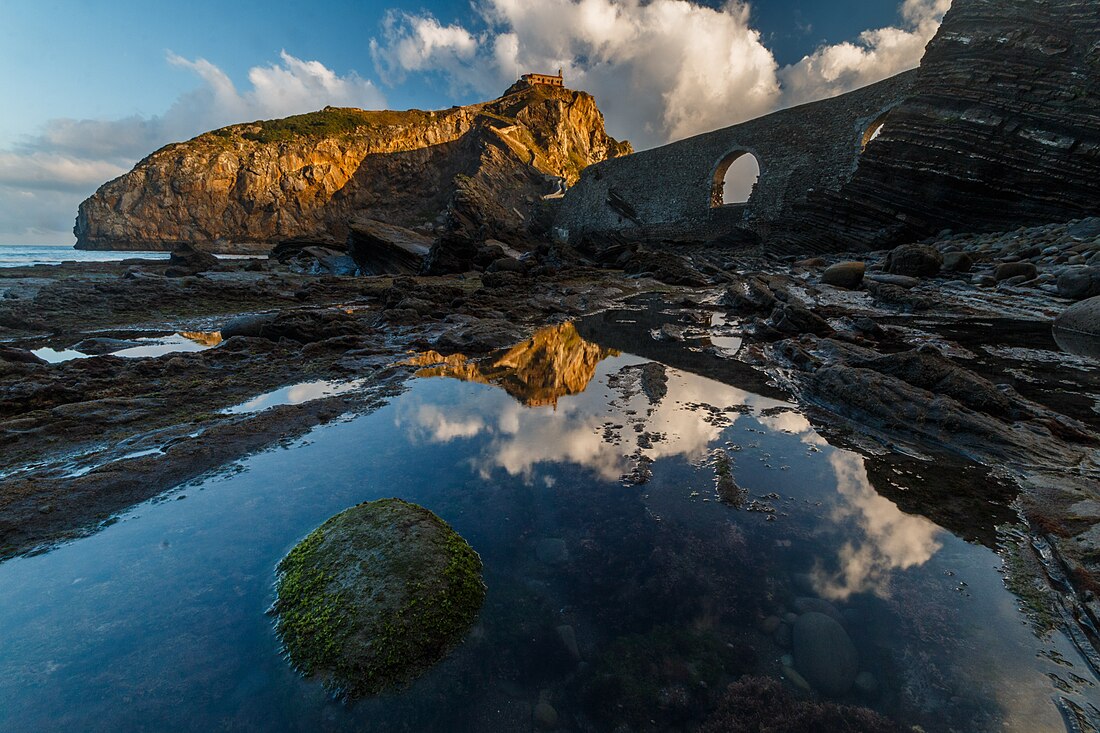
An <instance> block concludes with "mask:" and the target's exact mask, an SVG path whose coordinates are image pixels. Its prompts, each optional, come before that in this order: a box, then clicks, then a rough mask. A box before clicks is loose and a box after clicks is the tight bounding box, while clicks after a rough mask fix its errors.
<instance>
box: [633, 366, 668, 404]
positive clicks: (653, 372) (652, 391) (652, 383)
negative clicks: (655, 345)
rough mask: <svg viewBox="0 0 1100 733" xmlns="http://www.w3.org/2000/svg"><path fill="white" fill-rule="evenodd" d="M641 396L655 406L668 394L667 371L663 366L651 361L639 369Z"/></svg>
mask: <svg viewBox="0 0 1100 733" xmlns="http://www.w3.org/2000/svg"><path fill="white" fill-rule="evenodd" d="M640 381H641V386H642V394H644V395H645V396H646V398H648V399H649V401H650V403H651V404H654V405H655V404H657V403H658V402H660V401H661V400H663V399H664V398H665V395H666V394H668V370H667V369H666V368H665V365H664V364H658V363H657V362H655V361H651V362H649V363H647V364H643V365H642V368H641V380H640Z"/></svg>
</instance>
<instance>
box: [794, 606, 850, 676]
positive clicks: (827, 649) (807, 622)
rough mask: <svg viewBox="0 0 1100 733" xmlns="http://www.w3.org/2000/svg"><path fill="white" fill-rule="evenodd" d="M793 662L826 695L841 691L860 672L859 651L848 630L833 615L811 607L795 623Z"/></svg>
mask: <svg viewBox="0 0 1100 733" xmlns="http://www.w3.org/2000/svg"><path fill="white" fill-rule="evenodd" d="M793 643H794V665H795V668H796V669H797V670H798V672H799V673H800V674H801V675H802V676H803V677H805V678H806V681H807V682H809V683H810V684H811V685H813V687H814V689H815V690H817V691H818V692H821V693H824V694H826V695H843V694H844V693H846V692H848V690H850V689H852V684H853V683H854V682H855V681H856V675H857V674H859V654H858V653H857V652H856V647H855V645H854V644H852V640H851V638H849V636H848V632H847V631H845V630H844V627H843V626H841V625H840V624H839V623H838V622H837V621H836V620H835V619H833V618H831V617H829V616H827V615H825V614H824V613H819V612H817V611H811V612H809V613H804V614H802V615H801V616H799V617H798V620H797V621H795V623H794V636H793Z"/></svg>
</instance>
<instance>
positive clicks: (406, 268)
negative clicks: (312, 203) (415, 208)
mask: <svg viewBox="0 0 1100 733" xmlns="http://www.w3.org/2000/svg"><path fill="white" fill-rule="evenodd" d="M348 229H349V233H348V254H350V255H351V258H352V259H353V260H355V263H356V264H357V265H359V268H360V269H361V270H362V271H363V273H364V274H367V275H415V274H417V273H419V272H420V271H421V270H422V269H423V267H424V260H425V259H427V257H428V252H430V251H431V248H432V238H431V237H428V236H425V235H423V234H420V233H418V232H414V231H413V230H412V229H406V228H404V227H399V226H395V225H393V224H386V223H385V222H381V221H377V220H375V219H368V218H365V217H359V218H357V219H355V220H353V221H352V222H351V223H350V224H349V225H348Z"/></svg>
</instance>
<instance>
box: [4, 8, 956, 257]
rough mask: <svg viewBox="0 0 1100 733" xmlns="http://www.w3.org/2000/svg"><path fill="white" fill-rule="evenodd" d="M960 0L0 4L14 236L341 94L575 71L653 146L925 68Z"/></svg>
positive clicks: (372, 99)
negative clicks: (932, 44) (237, 131)
mask: <svg viewBox="0 0 1100 733" xmlns="http://www.w3.org/2000/svg"><path fill="white" fill-rule="evenodd" d="M947 5H949V0H831V1H830V2H827V3H826V2H820V1H818V0H756V2H752V3H750V4H748V6H745V5H744V4H742V3H738V2H727V3H717V2H706V3H704V2H694V1H693V0H647V1H646V2H642V0H542V2H537V3H536V2H529V1H527V0H523V1H521V0H474V2H472V3H471V2H468V1H467V2H454V1H452V0H434V1H432V2H418V3H408V2H399V1H392V2H383V3H362V2H360V3H356V2H347V1H343V0H341V1H335V0H334V1H329V2H320V1H314V2H308V3H306V2H301V0H298V2H294V3H290V2H280V1H278V0H265V1H264V2H258V1H255V0H247V1H246V2H224V0H223V2H211V1H210V0H195V1H192V2H187V3H149V2H137V1H136V0H114V1H113V2H110V3H104V2H97V3H92V2H87V1H86V0H85V1H83V2H78V1H76V0H68V1H61V0H36V1H33V2H32V1H29V0H0V65H2V68H3V69H4V70H5V71H4V73H3V74H2V75H0V98H2V99H3V100H4V104H3V105H0V241H9V242H10V241H43V242H45V241H55V240H57V239H58V238H59V237H61V239H62V241H68V239H70V237H68V235H67V234H66V230H67V229H68V228H69V227H70V226H71V220H72V217H73V216H75V204H76V203H79V200H80V199H82V198H83V197H85V196H87V195H89V194H90V193H91V192H92V191H94V189H95V188H96V187H97V186H98V185H99V183H102V182H104V181H105V180H107V179H108V178H111V177H113V176H114V175H118V174H119V173H120V172H122V171H124V170H126V169H128V168H129V166H130V165H132V164H133V162H134V160H136V159H137V158H139V157H141V155H143V154H144V153H147V152H150V151H151V150H152V149H153V148H155V147H157V146H159V145H161V144H164V143H165V142H169V141H170V140H172V139H179V138H186V137H190V136H192V135H195V134H198V133H199V132H202V131H203V130H205V129H208V128H209V127H214V126H219V125H223V124H229V123H231V122H235V121H241V119H240V117H242V116H243V119H255V118H256V117H265V116H282V115H284V114H290V113H294V112H302V111H307V110H308V109H315V108H319V107H321V106H324V104H326V103H333V104H344V105H348V106H364V107H375V106H386V107H389V108H394V109H401V108H407V107H422V108H431V107H446V106H449V105H451V104H461V103H467V102H471V101H476V100H479V99H484V98H488V97H492V96H494V95H495V94H496V93H499V91H502V90H503V89H504V87H505V86H507V83H508V82H509V81H510V79H511V77H513V76H514V75H515V72H516V71H517V70H519V71H526V70H533V69H541V68H543V67H545V68H546V69H548V70H549V69H552V68H556V66H558V65H560V66H565V67H566V73H567V82H572V84H571V85H572V86H574V87H576V88H585V89H588V90H589V91H592V92H593V93H594V94H595V95H596V97H597V101H598V102H599V103H600V105H601V108H602V109H603V111H604V113H605V115H606V117H607V120H608V127H609V129H610V131H611V132H612V134H616V135H618V136H620V137H628V138H630V139H631V140H632V141H634V142H635V143H636V145H637V146H638V147H649V146H652V145H656V144H660V143H662V142H666V141H668V140H670V139H676V138H679V137H683V136H685V135H687V134H694V133H696V132H701V131H703V130H705V129H713V128H715V127H719V126H722V125H725V124H733V123H735V122H738V121H742V120H743V119H748V118H750V117H754V116H757V115H759V114H763V113H766V112H768V111H771V110H773V109H775V108H778V107H781V106H786V105H789V104H794V103H798V102H802V101H809V100H810V99H813V98H818V97H821V96H827V95H830V94H835V93H838V92H841V91H846V90H847V89H849V88H854V87H855V86H860V85H862V84H865V83H869V82H871V81H876V80H878V79H879V78H884V77H885V76H888V75H890V74H892V73H897V72H898V71H901V70H903V69H904V68H910V67H912V66H914V65H915V64H916V63H917V62H918V61H919V58H920V52H921V50H922V49H923V46H924V44H925V43H926V42H927V40H928V38H930V37H931V34H932V33H934V31H935V27H936V24H937V23H938V19H939V17H940V15H941V14H942V12H943V10H944V9H945V8H946V7H947Z"/></svg>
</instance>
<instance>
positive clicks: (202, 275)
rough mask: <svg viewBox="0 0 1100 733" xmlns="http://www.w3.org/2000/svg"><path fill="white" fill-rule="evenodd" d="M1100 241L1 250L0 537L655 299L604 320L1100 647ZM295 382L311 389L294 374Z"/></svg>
mask: <svg viewBox="0 0 1100 733" xmlns="http://www.w3.org/2000/svg"><path fill="white" fill-rule="evenodd" d="M1097 237H1100V228H1098V227H1097V225H1096V222H1094V221H1089V220H1086V221H1083V222H1075V223H1071V224H1068V225H1060V226H1058V227H1043V228H1039V229H1035V230H1024V231H1017V232H1011V233H1005V234H1001V235H983V236H980V237H962V236H956V237H953V236H947V235H944V236H942V237H939V238H937V239H936V241H930V242H926V243H924V244H922V245H906V246H904V247H900V248H896V249H895V250H892V251H889V252H887V251H884V252H878V253H871V254H864V255H859V256H858V259H857V258H855V257H853V256H851V255H847V256H846V255H837V256H832V257H829V258H827V259H823V258H815V259H809V260H794V259H793V258H788V259H787V260H785V261H776V260H775V259H772V258H767V257H762V256H760V254H759V253H756V252H752V251H746V250H737V249H722V248H715V247H712V246H707V247H703V246H685V245H678V246H676V247H672V246H663V247H662V246H657V245H654V244H652V243H649V244H639V243H631V242H625V241H621V240H607V241H601V242H596V241H593V242H589V243H587V244H586V245H585V246H584V247H583V248H582V249H580V250H574V249H572V248H569V247H567V246H565V245H552V246H551V245H541V246H539V247H536V248H534V249H533V250H532V251H531V252H530V253H528V254H526V255H522V256H520V257H519V258H512V257H508V256H506V255H505V256H504V257H503V258H502V257H499V256H496V255H500V254H501V253H499V252H497V253H496V255H495V259H491V262H490V264H489V266H485V265H477V264H475V263H467V264H468V271H467V272H465V273H462V274H452V275H443V276H406V275H398V276H357V275H339V276H338V275H331V274H330V275H315V274H310V273H309V271H308V269H306V268H302V267H301V266H300V264H301V263H300V262H298V263H297V264H295V263H290V264H286V263H281V262H279V261H278V260H277V259H271V260H238V261H233V260H230V261H212V260H207V259H204V258H202V257H201V253H200V255H195V254H188V253H186V252H185V253H181V254H180V255H179V256H178V257H177V258H175V259H174V260H173V261H169V262H150V261H127V262H123V263H119V264H110V265H108V264H95V265H87V266H71V265H63V266H55V267H35V268H9V269H6V270H2V271H0V291H2V297H0V328H2V329H3V330H2V332H0V338H2V339H3V349H2V351H0V395H2V401H0V405H2V414H0V441H3V445H4V450H3V459H2V461H3V462H2V464H0V472H2V475H3V485H4V493H3V497H2V500H0V537H2V540H0V552H2V554H3V556H4V557H11V556H13V555H18V554H25V553H33V552H36V551H40V550H42V549H43V548H46V547H49V546H50V545H51V544H52V543H55V542H57V541H61V540H65V539H67V538H72V537H77V536H80V535H83V534H87V533H89V532H94V531H96V529H97V528H98V527H101V526H104V524H107V523H110V522H111V521H113V519H112V518H113V517H115V516H117V514H118V513H120V512H122V511H124V510H125V509H127V508H128V507H131V506H133V505H134V504H136V503H138V502H141V501H145V500H147V499H150V498H156V497H167V496H170V495H173V490H175V492H174V493H177V494H178V493H179V491H180V490H181V488H182V487H184V486H186V484H187V482H189V481H191V480H193V479H195V478H197V477H199V476H201V475H203V474H206V473H208V472H212V471H219V470H231V468H230V467H231V466H232V464H233V462H234V461H235V460H237V459H239V458H240V457H242V456H244V455H247V454H249V453H251V452H255V451H259V450H264V449H266V448H268V447H271V446H276V445H283V444H287V443H288V442H292V441H294V440H296V439H298V438H299V437H300V436H303V435H304V434H305V433H306V432H308V430H310V429H311V428H312V427H314V426H316V425H319V424H323V423H326V422H331V421H333V420H338V419H341V417H342V416H346V415H348V414H355V413H363V412H367V411H370V410H373V409H375V408H377V406H379V405H380V404H383V403H384V402H385V401H386V400H387V398H388V397H390V396H392V395H394V394H397V393H398V392H400V391H401V390H402V389H403V384H404V383H405V382H406V380H407V379H408V378H409V377H411V376H412V375H413V374H414V373H416V371H417V370H419V369H423V368H425V367H431V366H432V365H433V364H438V365H439V366H438V367H436V369H437V370H439V369H442V370H443V371H441V372H440V373H449V372H451V371H454V372H455V373H458V372H461V373H463V374H466V373H467V372H468V373H469V374H470V375H471V377H470V378H473V379H476V380H484V381H492V380H494V379H498V377H496V376H494V371H493V370H492V369H491V368H489V366H488V364H489V362H485V364H486V366H484V367H481V366H479V364H481V363H482V362H483V361H484V358H485V357H486V356H488V355H491V354H496V355H500V354H502V353H505V352H504V351H502V350H504V349H507V348H508V347H513V346H515V345H516V344H522V343H524V340H525V339H527V338H528V337H529V335H530V334H531V333H533V332H534V331H535V330H536V329H537V328H539V327H542V326H545V325H547V324H555V323H556V324H562V323H567V322H573V321H577V319H581V320H580V321H577V322H578V323H579V324H580V330H581V335H582V336H583V335H584V333H585V330H586V329H588V328H591V325H585V324H591V323H595V322H598V319H599V316H598V314H599V313H600V312H603V311H607V310H608V309H611V308H616V309H624V308H625V309H627V310H631V311H635V312H638V313H639V314H640V313H641V312H642V311H643V310H644V309H645V308H647V307H649V306H647V305H645V304H646V303H651V304H656V307H657V311H656V313H657V315H655V316H654V317H655V318H657V320H654V321H653V323H652V327H651V328H650V330H649V331H648V335H646V336H643V337H641V338H639V337H638V336H637V333H638V331H637V329H635V330H634V331H631V332H630V333H628V334H625V335H623V336H621V337H616V336H615V335H614V333H613V332H608V333H607V334H605V335H604V338H605V340H606V342H605V343H604V344H603V345H604V346H608V347H614V348H622V349H624V350H627V351H630V352H631V353H636V354H638V355H640V356H643V357H646V358H652V359H656V360H660V361H661V362H663V363H669V364H674V365H676V366H678V367H680V368H684V369H688V370H689V371H697V372H698V373H701V374H706V375H708V376H710V377H711V378H715V379H719V380H721V381H727V382H728V383H730V384H734V385H737V386H742V387H748V388H751V389H753V390H754V391H758V392H760V393H774V394H778V395H787V396H788V399H792V400H794V401H796V402H797V403H798V404H799V405H800V407H801V408H802V409H803V410H804V411H805V414H806V415H807V416H808V417H809V418H810V419H811V421H812V422H813V423H814V425H815V427H817V429H818V430H819V432H821V433H822V434H824V435H826V436H828V437H829V439H830V441H832V442H834V443H835V444H838V445H844V446H845V447H848V448H851V449H854V450H857V451H858V452H860V453H862V454H863V455H864V456H866V457H867V461H868V473H869V476H871V477H872V480H874V481H875V484H876V487H877V488H878V489H879V490H880V491H881V492H884V493H885V494H886V495H887V496H888V497H889V498H891V500H893V501H896V502H898V504H899V506H901V507H902V508H903V509H904V510H905V511H907V512H912V513H920V514H925V515H927V516H929V517H932V518H933V519H935V520H936V521H937V522H940V523H942V524H944V525H945V526H947V527H949V528H951V529H952V531H955V532H956V533H958V534H960V535H961V536H964V537H967V538H970V539H974V540H976V541H980V542H982V543H984V544H987V545H990V546H999V547H1000V548H1001V550H1002V551H1003V552H1004V553H1005V554H1006V556H1008V557H1009V560H1010V562H1009V563H1008V569H1009V571H1010V572H1011V574H1012V577H1010V584H1011V587H1012V588H1013V589H1014V590H1016V591H1017V593H1019V594H1020V596H1021V599H1022V602H1023V603H1024V604H1025V605H1026V606H1027V607H1028V608H1029V610H1031V611H1032V612H1033V614H1034V615H1035V616H1036V617H1037V618H1040V617H1041V618H1042V619H1044V620H1045V623H1048V624H1050V623H1053V624H1057V625H1059V626H1061V627H1063V628H1065V629H1067V630H1070V633H1071V636H1073V637H1074V638H1075V639H1076V640H1077V643H1078V646H1079V647H1080V648H1081V649H1082V651H1083V652H1085V654H1086V656H1087V657H1088V658H1096V653H1095V651H1093V648H1095V646H1096V642H1097V637H1096V635H1095V629H1096V627H1097V625H1096V619H1097V617H1098V616H1100V605H1098V601H1097V597H1096V595H1095V593H1096V591H1097V589H1098V588H1100V585H1098V584H1100V575H1098V573H1100V551H1098V550H1097V547H1098V545H1097V542H1098V541H1100V540H1097V539H1095V538H1096V537H1098V536H1100V535H1098V534H1097V533H1098V532H1100V530H1097V527H1100V510H1098V509H1097V507H1100V496H1098V494H1100V489H1098V487H1100V463H1098V456H1100V439H1098V437H1097V436H1098V435H1100V412H1098V410H1097V407H1096V405H1097V404H1100V374H1098V370H1097V368H1096V362H1095V361H1093V360H1092V358H1091V357H1090V356H1089V355H1088V354H1087V353H1083V354H1072V353H1067V352H1065V351H1062V350H1060V349H1059V347H1058V343H1060V341H1059V342H1057V343H1056V342H1055V340H1054V335H1053V333H1052V331H1051V324H1052V322H1053V321H1054V319H1055V318H1056V317H1057V316H1058V315H1059V314H1061V313H1062V312H1063V311H1065V310H1067V308H1068V307H1069V306H1071V305H1072V304H1073V302H1074V301H1073V300H1071V299H1070V298H1068V297H1064V296H1066V295H1076V296H1082V297H1083V296H1085V295H1088V293H1089V292H1090V291H1089V290H1088V289H1087V288H1085V289H1083V290H1082V289H1081V288H1080V287H1078V284H1079V283H1080V282H1082V281H1083V282H1085V283H1088V282H1091V280H1090V278H1091V277H1093V274H1094V268H1095V267H1096V263H1095V259H1096V254H1095V248H1096V241H1097ZM502 260H508V261H507V262H504V261H502ZM166 274H171V275H173V276H172V277H168V276H166ZM1071 287H1072V288H1074V289H1072V291H1070V290H1069V289H1068V288H1071ZM639 298H643V300H639ZM1078 302H1080V303H1087V302H1088V301H1087V300H1079V301H1078ZM585 317H587V320H585ZM593 318H595V319H596V321H593V320H592V319H593ZM638 318H639V319H641V318H642V316H641V315H639V316H638ZM643 320H644V319H643ZM608 325H609V326H610V325H612V324H608ZM177 331H179V332H186V333H189V334H192V335H193V336H194V337H198V335H199V334H214V333H217V334H218V336H217V338H214V337H212V336H211V337H210V343H211V344H214V345H213V346H212V347H211V348H203V349H201V350H196V351H191V352H185V353H165V354H163V355H160V356H150V357H145V358H126V357H124V356H117V355H113V354H112V353H111V352H112V351H117V350H118V349H119V347H120V346H121V347H126V346H127V345H132V344H133V343H135V339H140V338H142V336H143V335H149V334H164V333H169V332H177ZM571 333H574V332H572V331H571ZM631 334H633V335H631ZM720 337H724V338H725V339H730V338H736V339H739V343H738V346H737V347H736V348H733V349H727V348H723V347H721V346H720V345H719V344H720V343H721V342H722V338H720ZM1085 341H1086V342H1087V341H1088V337H1086V338H1085ZM531 344H532V345H533V346H532V347H535V346H537V348H539V349H543V350H545V349H546V348H550V347H548V346H546V345H545V344H542V343H541V342H538V343H536V341H532V342H531ZM43 347H48V348H52V349H53V350H54V351H57V352H59V353H61V352H64V350H66V349H72V348H74V347H79V348H77V351H80V349H85V350H87V351H85V352H83V353H88V352H89V351H92V350H95V349H98V350H100V351H106V352H107V353H100V354H99V355H89V356H87V357H86V358H73V359H69V360H67V361H62V362H59V363H52V364H47V363H43V362H42V360H41V359H39V358H38V357H37V356H35V354H34V350H36V349H41V348H43ZM516 348H519V347H516ZM40 353H41V352H40ZM563 358H564V357H563ZM569 358H573V357H569ZM522 360H523V357H522V355H517V356H515V357H514V358H513V357H510V362H509V363H511V362H512V361H515V362H516V363H517V364H519V363H522ZM493 363H499V362H493ZM561 378H562V379H564V380H565V382H566V383H567V382H568V380H569V379H572V377H570V376H569V375H568V374H564V375H563V376H562V377H561ZM302 385H309V386H311V387H310V388H311V389H312V388H314V387H316V389H317V391H316V398H315V399H305V400H302V401H300V402H297V403H294V402H293V401H289V400H281V398H279V397H278V395H277V394H276V393H278V392H279V390H284V391H285V390H286V389H287V388H294V387H295V386H299V387H301V386H302ZM565 389H566V390H568V387H566V388H565ZM307 391H308V390H307ZM565 393H568V392H567V391H566V392H565ZM272 394H275V395H276V396H274V397H271V398H270V400H269V403H268V402H264V400H263V399H260V400H258V401H257V398H258V397H264V396H265V395H272ZM265 399H267V398H265ZM530 399H532V400H535V401H534V402H532V403H531V404H543V402H539V401H538V400H542V399H544V398H542V397H539V396H537V395H536V396H533V397H531V398H530ZM250 402H251V403H255V404H257V405H259V407H255V408H249V407H247V405H248V404H250ZM268 404H270V405H271V406H270V407H268V409H262V407H263V406H266V405H268ZM906 461H909V462H910V467H915V468H914V469H913V470H918V471H919V470H921V469H920V467H922V466H925V467H927V466H931V465H935V464H942V465H944V466H946V465H952V466H958V467H959V475H960V476H961V477H962V478H961V480H959V481H957V482H951V483H949V484H943V485H931V486H921V487H919V490H917V487H915V486H907V487H904V490H897V489H896V488H895V487H892V484H891V482H890V480H889V475H890V472H891V471H893V472H895V473H896V472H897V471H899V470H902V469H901V468H900V467H905V466H906V464H905V462H906ZM975 467H977V469H980V470H979V472H978V473H973V471H972V469H975ZM906 470H908V469H906ZM880 475H881V477H882V478H878V479H876V478H875V477H876V476H880ZM937 475H940V476H942V475H944V474H943V473H941V474H937ZM967 476H969V477H970V478H966V477H967ZM645 480H646V479H645V475H644V472H643V473H641V474H639V476H638V481H639V482H643V483H644V481H645Z"/></svg>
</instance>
